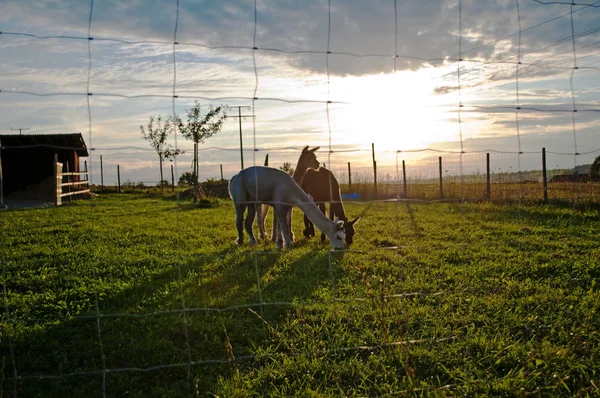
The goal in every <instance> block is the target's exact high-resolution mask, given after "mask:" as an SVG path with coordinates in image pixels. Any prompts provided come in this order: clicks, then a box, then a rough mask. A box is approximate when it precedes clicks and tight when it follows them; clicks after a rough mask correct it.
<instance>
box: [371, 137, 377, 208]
mask: <svg viewBox="0 0 600 398" xmlns="http://www.w3.org/2000/svg"><path fill="white" fill-rule="evenodd" d="M371 152H372V153H373V177H374V179H373V188H374V189H375V199H377V197H378V195H377V162H376V161H375V144H374V143H371Z"/></svg>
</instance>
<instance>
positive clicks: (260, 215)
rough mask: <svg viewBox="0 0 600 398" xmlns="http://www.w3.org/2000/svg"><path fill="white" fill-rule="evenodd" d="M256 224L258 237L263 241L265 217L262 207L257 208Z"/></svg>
mask: <svg viewBox="0 0 600 398" xmlns="http://www.w3.org/2000/svg"><path fill="white" fill-rule="evenodd" d="M256 223H257V224H258V237H259V238H260V239H261V240H262V239H264V238H265V219H264V217H263V207H262V205H260V204H259V205H258V206H256Z"/></svg>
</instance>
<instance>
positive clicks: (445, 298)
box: [0, 185, 600, 397]
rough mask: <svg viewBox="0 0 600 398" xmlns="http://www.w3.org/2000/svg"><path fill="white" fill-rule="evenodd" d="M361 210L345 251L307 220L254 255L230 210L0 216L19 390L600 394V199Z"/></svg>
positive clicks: (144, 198)
mask: <svg viewBox="0 0 600 398" xmlns="http://www.w3.org/2000/svg"><path fill="white" fill-rule="evenodd" d="M518 186H519V185H517V188H518ZM367 206H369V207H367ZM346 207H347V210H348V213H349V215H350V216H351V217H352V216H355V215H357V214H359V213H361V212H362V211H365V212H366V213H365V215H364V217H363V219H362V220H361V222H360V223H359V224H358V225H357V230H358V232H357V235H356V237H355V245H353V247H352V251H348V252H335V253H332V252H330V251H329V244H328V243H327V244H321V243H320V242H319V241H318V240H316V239H313V240H305V239H304V238H302V237H301V233H300V231H301V228H302V227H301V222H302V220H301V218H302V217H301V212H299V211H295V218H294V223H295V226H294V230H295V231H296V236H297V237H298V238H299V240H298V242H297V244H296V247H295V248H294V249H292V250H290V251H281V252H277V251H276V250H275V246H274V245H273V244H271V243H268V242H263V243H261V244H260V245H259V246H258V247H257V248H256V250H254V249H252V248H250V247H248V246H245V247H242V248H237V247H235V246H234V245H233V240H234V238H235V232H234V223H233V220H234V214H233V206H232V204H231V202H230V201H227V200H224V201H218V200H217V201H207V202H203V203H202V206H201V207H199V206H194V205H192V204H191V203H189V202H188V201H185V202H181V201H177V200H176V199H175V198H174V197H173V196H158V195H154V196H151V195H139V194H135V195H134V194H121V195H116V194H108V195H106V194H102V195H100V196H99V197H96V198H94V199H93V200H92V201H77V202H74V203H73V204H70V205H64V206H62V207H59V208H46V209H37V210H14V211H13V210H11V211H4V212H2V213H0V217H1V218H0V228H1V229H2V231H3V235H2V250H0V261H1V262H2V267H3V272H2V275H3V288H4V289H3V290H4V304H5V305H4V306H3V307H4V310H3V311H2V316H1V318H0V319H1V324H0V333H1V337H2V338H1V339H0V355H1V358H0V359H1V360H2V364H1V366H0V370H1V374H0V382H1V383H2V391H3V394H4V395H6V396H11V395H13V394H14V393H15V392H16V394H17V396H35V395H42V396H43V395H56V396H67V395H68V396H90V394H92V395H101V393H102V391H103V388H105V393H106V396H121V395H127V396H132V397H134V396H140V397H142V396H143V397H150V396H186V395H191V396H205V395H207V393H209V395H210V393H212V394H216V395H218V396H248V395H252V394H254V395H258V396H264V395H270V396H293V395H303V396H320V395H338V396H339V395H348V396H390V395H407V394H410V393H411V392H412V393H414V394H417V395H419V394H421V393H423V394H425V395H428V394H436V393H437V394H438V395H444V394H452V395H454V394H456V395H458V394H462V395H464V394H467V395H475V394H481V395H512V394H514V393H515V392H517V391H518V392H519V393H520V394H527V393H536V394H539V395H553V396H561V395H562V396H573V395H586V394H590V395H595V394H598V393H599V391H598V387H597V386H598V385H599V380H597V375H598V372H599V371H600V365H599V364H600V361H598V357H599V355H600V334H599V332H598V331H599V330H600V320H599V318H598V316H597V313H598V311H599V310H600V295H599V294H598V284H597V279H598V277H599V276H600V261H599V260H600V249H599V248H598V241H599V239H600V220H599V214H598V208H597V207H586V206H584V205H583V204H582V203H580V205H579V206H575V207H574V206H573V204H572V203H567V204H566V205H565V206H564V207H563V206H558V205H556V206H554V205H548V206H540V205H539V204H531V205H528V204H521V205H516V204H512V205H510V204H508V205H498V204H491V203H476V204H459V203H430V204H426V203H409V202H404V203H379V204H374V205H367V204H358V203H348V204H347V206H346ZM261 304H262V305H261ZM184 308H185V309H186V310H185V311H183V309H184ZM15 375H16V377H17V379H16V381H15V378H14V377H15Z"/></svg>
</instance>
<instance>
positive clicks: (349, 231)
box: [344, 217, 360, 245]
mask: <svg viewBox="0 0 600 398" xmlns="http://www.w3.org/2000/svg"><path fill="white" fill-rule="evenodd" d="M359 221H360V217H356V218H355V219H354V220H352V221H346V222H345V223H344V232H345V233H346V244H347V245H351V244H352V242H353V240H354V234H355V233H356V230H355V229H354V225H355V224H357V223H358V222H359Z"/></svg>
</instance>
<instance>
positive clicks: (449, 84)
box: [0, 0, 600, 183]
mask: <svg viewBox="0 0 600 398" xmlns="http://www.w3.org/2000/svg"><path fill="white" fill-rule="evenodd" d="M545 3H552V4H545ZM554 3H558V4H554ZM560 3H562V2H543V1H536V0H498V1H491V0H490V1H480V0H479V1H478V0H461V2H460V4H459V2H458V0H428V1H423V0H406V1H402V0H397V1H396V2H394V1H393V0H372V1H365V0H343V1H342V0H331V1H330V2H328V1H327V0H303V1H302V2H300V1H292V0H277V1H276V0H256V2H255V1H254V0H220V1H214V0H213V1H211V0H179V1H177V0H153V1H149V0H129V1H116V0H96V1H94V2H93V3H92V2H90V1H84V0H71V1H65V0H36V1H33V0H3V1H2V3H0V31H1V32H2V34H0V70H2V73H0V90H1V92H0V121H1V122H0V134H6V133H14V131H11V128H13V129H14V128H18V127H28V128H30V130H27V131H25V132H24V133H37V134H42V133H71V132H73V133H77V132H81V133H82V134H83V136H84V139H85V140H86V143H87V145H88V147H90V148H94V150H93V151H92V152H91V154H92V156H91V159H89V162H90V163H91V165H92V167H93V171H94V173H93V176H92V178H93V180H94V182H96V183H99V172H98V171H99V156H100V155H102V156H103V163H104V167H105V180H106V181H105V182H111V181H113V180H114V179H116V175H114V176H113V174H114V172H113V171H111V170H113V169H115V168H116V165H117V164H119V165H120V166H121V170H122V173H123V176H122V180H131V181H147V182H151V181H157V180H158V172H157V170H158V167H157V166H158V162H157V156H156V154H155V153H154V152H153V151H152V150H151V148H150V146H149V144H148V143H147V142H145V141H143V140H142V138H141V134H140V130H139V126H140V125H142V124H143V125H145V124H146V123H147V121H148V119H149V117H150V116H157V115H163V117H166V116H168V115H170V114H172V113H173V110H175V112H176V113H178V114H181V115H183V114H184V111H185V109H188V108H190V107H191V106H192V105H193V103H194V100H198V101H199V102H200V103H201V104H202V105H203V106H205V107H207V106H208V105H211V104H212V105H221V104H223V105H229V106H234V107H235V106H252V108H251V109H243V110H242V112H243V114H245V115H254V116H255V118H254V119H252V118H246V119H244V120H242V129H243V145H244V149H245V152H244V163H245V164H244V165H245V166H249V165H252V164H253V163H254V162H256V163H257V164H262V162H263V158H264V155H265V154H266V153H269V156H270V159H271V165H273V166H279V165H281V164H282V163H283V162H284V161H290V162H292V163H295V161H296V160H297V156H298V153H299V150H300V149H301V148H302V147H303V146H304V145H311V146H317V145H320V146H321V148H322V150H321V151H319V153H320V156H319V158H320V160H321V161H322V162H325V163H328V165H329V166H330V167H331V168H332V169H334V170H344V169H345V168H346V164H347V162H349V161H350V162H351V163H352V164H353V167H354V170H356V171H357V172H364V173H368V170H369V164H370V162H371V160H372V157H371V144H372V143H373V144H374V146H375V150H376V158H377V161H378V168H379V170H380V171H381V172H382V173H384V174H385V173H389V174H391V175H394V173H395V165H396V160H397V159H398V161H401V160H405V161H406V162H407V163H408V165H409V166H408V167H409V170H412V171H416V172H419V171H422V173H421V174H426V171H425V170H429V169H430V168H431V166H432V165H435V164H436V163H435V162H436V161H437V157H438V156H440V155H441V156H444V157H445V158H446V159H448V162H447V164H448V165H449V166H447V167H449V168H450V172H451V173H457V172H459V170H461V169H462V170H463V172H465V173H466V172H476V171H482V170H483V169H485V163H484V160H483V159H485V151H493V152H492V155H491V156H492V163H493V168H494V170H509V169H510V170H517V168H519V167H520V168H521V169H523V170H531V169H537V168H539V167H540V166H539V165H540V162H541V155H540V153H541V148H542V147H546V149H547V150H548V151H549V155H548V162H549V165H548V167H549V168H554V167H573V166H574V164H575V163H577V164H585V163H590V162H591V161H593V159H594V158H595V157H596V156H598V155H600V151H599V152H595V151H596V150H598V149H600V112H599V110H600V76H599V75H600V1H597V2H594V1H592V0H589V1H587V2H585V3H584V4H580V5H576V6H571V5H570V4H560ZM459 6H460V10H459ZM90 16H91V18H90ZM88 29H89V35H88ZM519 32H520V34H519ZM88 37H91V38H93V40H88ZM174 41H176V42H177V43H178V44H177V45H174V44H173V42H174ZM573 45H574V46H575V52H574V51H573ZM328 51H329V52H330V53H329V54H327V52H328ZM396 55H397V56H398V57H396ZM459 58H461V59H462V61H461V62H458V60H459ZM519 60H520V61H521V64H520V65H517V63H518V61H519ZM574 66H577V69H573V67H574ZM459 72H460V73H459ZM517 76H518V79H517ZM517 81H518V85H517ZM459 82H460V84H459ZM88 84H89V91H88ZM517 87H518V90H517ZM459 88H460V89H459ZM88 92H90V93H91V94H92V95H91V96H88V95H86V93H88ZM173 93H175V95H177V98H176V99H175V100H173ZM253 98H256V99H255V100H253ZM88 100H89V107H88ZM327 101H331V103H330V104H327ZM461 103H462V105H463V106H462V107H460V108H459V104H461ZM517 106H520V107H521V108H522V109H521V110H519V111H517V110H516V109H515V108H516V107H517ZM574 107H575V109H577V112H576V113H574V112H573V109H574ZM459 110H460V113H459ZM230 114H231V115H236V114H237V108H232V110H231V111H230ZM459 117H460V122H461V123H459ZM517 120H518V123H517ZM461 138H462V140H461ZM170 142H171V143H172V144H173V145H177V147H178V148H180V149H186V150H188V153H186V154H185V155H182V156H180V157H179V158H178V160H177V162H176V171H177V173H178V174H181V173H182V172H184V171H187V170H190V169H191V153H190V152H189V150H190V149H191V148H192V145H191V143H190V142H188V141H185V140H184V139H183V138H182V137H181V136H180V135H178V136H173V137H172V138H171V139H170ZM329 145H331V149H332V150H333V151H334V152H333V153H331V154H329V153H328V149H329ZM254 148H256V149H257V150H258V151H253V149H254ZM461 148H462V149H463V150H464V151H465V152H466V153H465V155H464V156H463V159H462V167H460V157H459V156H457V155H456V154H455V152H457V151H460V150H461ZM202 149H203V151H202V152H201V154H200V161H201V170H202V171H201V176H202V177H218V176H219V165H220V164H222V165H223V169H224V173H225V177H228V176H231V175H232V174H234V173H236V172H237V171H238V170H239V168H240V155H239V125H238V120H237V119H233V118H230V119H228V120H227V121H226V122H225V125H224V128H223V131H222V132H221V133H219V134H218V135H217V136H215V137H213V138H211V139H210V140H209V141H207V142H206V143H204V144H203V146H202ZM519 150H520V151H521V152H523V154H522V155H520V156H519V155H517V153H518V152H519ZM397 151H401V152H400V153H398V152H397ZM439 151H441V152H439ZM575 152H578V153H580V155H578V156H574V153H575Z"/></svg>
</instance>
